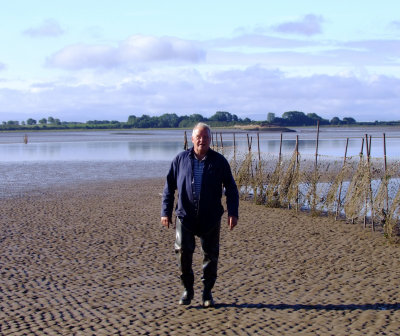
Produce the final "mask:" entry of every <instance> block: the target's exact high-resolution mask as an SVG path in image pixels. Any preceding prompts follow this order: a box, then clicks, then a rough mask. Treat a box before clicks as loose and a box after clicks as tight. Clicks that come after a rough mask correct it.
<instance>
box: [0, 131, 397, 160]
mask: <svg viewBox="0 0 400 336" xmlns="http://www.w3.org/2000/svg"><path fill="white" fill-rule="evenodd" d="M363 133H365V130H357V132H352V131H351V130H343V129H340V130H336V131H334V130H333V129H329V130H326V131H324V132H321V135H320V140H319V148H318V153H319V154H320V155H329V156H335V157H343V155H344V152H345V146H346V137H349V146H348V151H347V155H348V156H354V155H358V154H359V153H360V151H361V144H362V138H363ZM183 134H184V131H182V130H171V131H168V130H163V131H151V132H147V133H145V132H138V131H136V132H105V131H103V132H85V133H76V134H70V133H51V134H46V133H38V134H34V135H32V137H31V138H30V141H29V143H28V144H26V145H25V144H23V143H22V141H19V143H10V142H12V141H15V139H16V136H15V134H12V135H10V137H11V138H10V139H9V138H8V137H7V134H1V137H0V138H1V139H0V142H1V143H0V160H1V161H2V162H25V161H129V160H136V161H169V160H172V158H173V157H174V156H175V155H176V154H177V153H179V152H180V151H181V150H183ZM189 136H190V133H188V137H189ZM296 136H298V137H299V152H300V154H302V155H308V154H315V150H316V137H315V131H314V130H311V129H306V130H303V129H300V130H298V132H297V133H284V134H283V142H282V153H291V152H293V151H294V149H295V146H296ZM18 139H20V140H21V139H22V136H21V135H20V136H19V137H18ZM100 139H102V140H100ZM249 139H250V140H251V143H252V150H253V151H254V152H255V151H257V150H258V144H259V146H260V150H261V152H262V153H272V154H278V153H279V149H280V134H277V133H260V137H259V143H258V141H257V134H256V133H251V134H250V135H249ZM46 140H47V141H46ZM235 141H236V144H237V147H238V151H244V152H247V150H248V142H247V134H246V133H236V135H235ZM189 144H191V143H190V139H189ZM219 145H221V143H220V139H219ZM223 145H224V148H229V147H230V148H232V146H233V134H232V132H227V131H225V133H224V134H223ZM399 145H400V130H399V131H397V132H396V131H395V130H393V129H392V130H391V133H390V136H388V137H387V156H388V157H399V156H400V153H399V151H398V149H397V148H399ZM364 153H365V150H364ZM371 155H372V156H374V157H382V156H383V139H382V134H379V133H378V132H376V133H374V135H373V138H372V145H371Z"/></svg>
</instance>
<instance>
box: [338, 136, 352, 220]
mask: <svg viewBox="0 0 400 336" xmlns="http://www.w3.org/2000/svg"><path fill="white" fill-rule="evenodd" d="M348 147H349V138H347V139H346V148H345V150H344V158H343V167H342V169H344V166H345V165H346V158H347V148H348ZM342 185H343V181H340V185H339V195H338V198H337V202H336V203H337V204H336V215H335V220H337V218H338V216H339V208H340V202H341V199H340V198H341V194H342Z"/></svg>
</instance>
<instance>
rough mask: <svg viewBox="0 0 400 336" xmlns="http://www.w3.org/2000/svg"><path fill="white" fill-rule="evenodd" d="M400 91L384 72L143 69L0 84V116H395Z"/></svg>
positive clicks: (399, 84) (363, 118) (70, 118)
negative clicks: (21, 85) (87, 78)
mask: <svg viewBox="0 0 400 336" xmlns="http://www.w3.org/2000/svg"><path fill="white" fill-rule="evenodd" d="M399 92H400V79H398V78H394V77H388V76H376V77H374V78H369V79H368V80H364V79H361V78H357V77H355V76H328V75H314V76H309V77H303V76H297V77H288V76H287V75H286V74H285V73H284V72H282V71H279V70H270V69H266V68H263V67H260V66H252V67H248V68H246V69H243V70H238V69H236V70H226V71H216V72H208V73H206V74H204V73H200V72H198V71H193V70H183V69H181V70H180V71H175V72H174V75H173V76H170V75H169V74H168V73H163V74H162V73H160V72H158V73H155V72H154V71H152V70H146V71H142V72H140V73H135V74H130V75H128V76H125V78H124V80H123V81H120V82H119V83H112V82H110V83H108V84H107V83H106V81H105V82H103V83H98V84H97V85H95V84H82V83H77V82H75V83H73V82H71V84H69V85H67V84H66V83H64V82H63V83H62V82H59V83H38V84H36V85H32V86H31V87H30V89H29V90H25V91H19V90H9V89H7V90H5V89H0V113H1V114H2V115H4V113H6V112H9V113H17V112H18V113H20V112H21V111H28V113H29V115H26V116H25V118H24V117H22V120H24V119H27V118H28V117H36V118H39V117H47V116H49V115H52V116H54V117H58V118H60V119H61V120H68V121H73V120H76V121H86V120H90V119H109V120H112V119H115V120H120V121H126V120H127V118H128V116H129V115H131V114H134V115H136V116H141V115H142V114H149V115H161V114H163V113H177V114H178V115H190V114H193V113H200V114H202V115H204V116H211V115H212V114H214V113H215V112H216V111H218V110H224V111H229V112H231V113H234V114H237V115H238V116H240V117H242V118H244V117H250V118H252V119H256V120H266V118H267V113H268V112H274V113H276V115H277V116H280V115H281V114H282V113H284V112H286V111H291V110H298V111H303V112H305V113H317V114H318V115H320V116H322V117H324V118H326V119H331V118H333V117H334V116H338V117H339V118H343V117H349V116H351V117H354V118H355V119H356V120H358V121H374V120H376V119H379V120H396V119H398V117H396V116H398V106H400V95H399V94H398V93H399ZM5 97H7V98H5ZM10 99H11V100H12V101H13V102H14V103H13V105H10V103H9V100H10ZM32 102H34V104H33V103H32ZM6 110H7V111H6ZM10 119H13V118H10Z"/></svg>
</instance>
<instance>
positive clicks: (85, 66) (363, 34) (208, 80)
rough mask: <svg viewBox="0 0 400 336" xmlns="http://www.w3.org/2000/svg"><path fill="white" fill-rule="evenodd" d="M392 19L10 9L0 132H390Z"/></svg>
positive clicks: (154, 9) (394, 0)
mask: <svg viewBox="0 0 400 336" xmlns="http://www.w3.org/2000/svg"><path fill="white" fill-rule="evenodd" d="M399 13H400V3H399V2H398V0H381V1H372V0H364V1H361V0H353V1H348V0H346V1H345V0H336V1H329V2H328V1H315V0H312V1H301V0H299V1H289V0H280V1H266V0H265V1H261V0H247V1H232V0H230V1H225V0H222V1H215V0H213V1H208V0H203V1H201V2H190V1H176V0H175V1H174V0H170V1H168V2H167V1H154V0H147V1H136V0H130V1H128V0H112V1H111V0H110V1H106V0H96V1H93V0H79V1H77V0H68V1H66V0H65V1H64V0H57V1H55V0H51V1H50V0H38V1H28V0H25V1H24V0H13V1H8V2H5V4H2V10H1V12H0V41H1V45H2V47H1V49H0V121H7V120H19V121H22V120H26V119H28V118H31V117H32V118H37V119H41V118H47V117H49V116H52V117H54V118H59V119H60V120H62V121H87V120H91V119H100V120H101V119H108V120H120V121H126V120H127V118H128V116H129V115H136V116H141V115H142V114H148V115H151V116H154V115H161V114H163V113H176V114H178V115H190V114H194V113H200V114H202V115H204V116H211V115H213V114H214V113H215V112H216V111H229V112H230V113H232V114H236V115H238V116H239V117H242V118H244V117H250V118H251V119H255V120H265V119H266V118H267V114H268V112H273V113H275V114H276V116H281V115H282V114H283V113H284V112H286V111H293V110H296V111H303V112H305V113H317V114H318V115H320V116H322V117H324V118H327V119H331V118H333V117H334V116H338V117H339V118H343V117H349V116H352V117H354V118H355V119H356V120H358V121H374V120H400V68H399V65H400V14H399Z"/></svg>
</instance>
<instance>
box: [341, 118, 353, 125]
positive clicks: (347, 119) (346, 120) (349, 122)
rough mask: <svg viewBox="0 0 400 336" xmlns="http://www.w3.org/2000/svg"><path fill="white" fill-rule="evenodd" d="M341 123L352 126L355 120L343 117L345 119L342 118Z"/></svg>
mask: <svg viewBox="0 0 400 336" xmlns="http://www.w3.org/2000/svg"><path fill="white" fill-rule="evenodd" d="M343 123H344V124H347V125H352V124H355V123H356V120H355V119H354V118H351V117H345V118H343Z"/></svg>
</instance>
